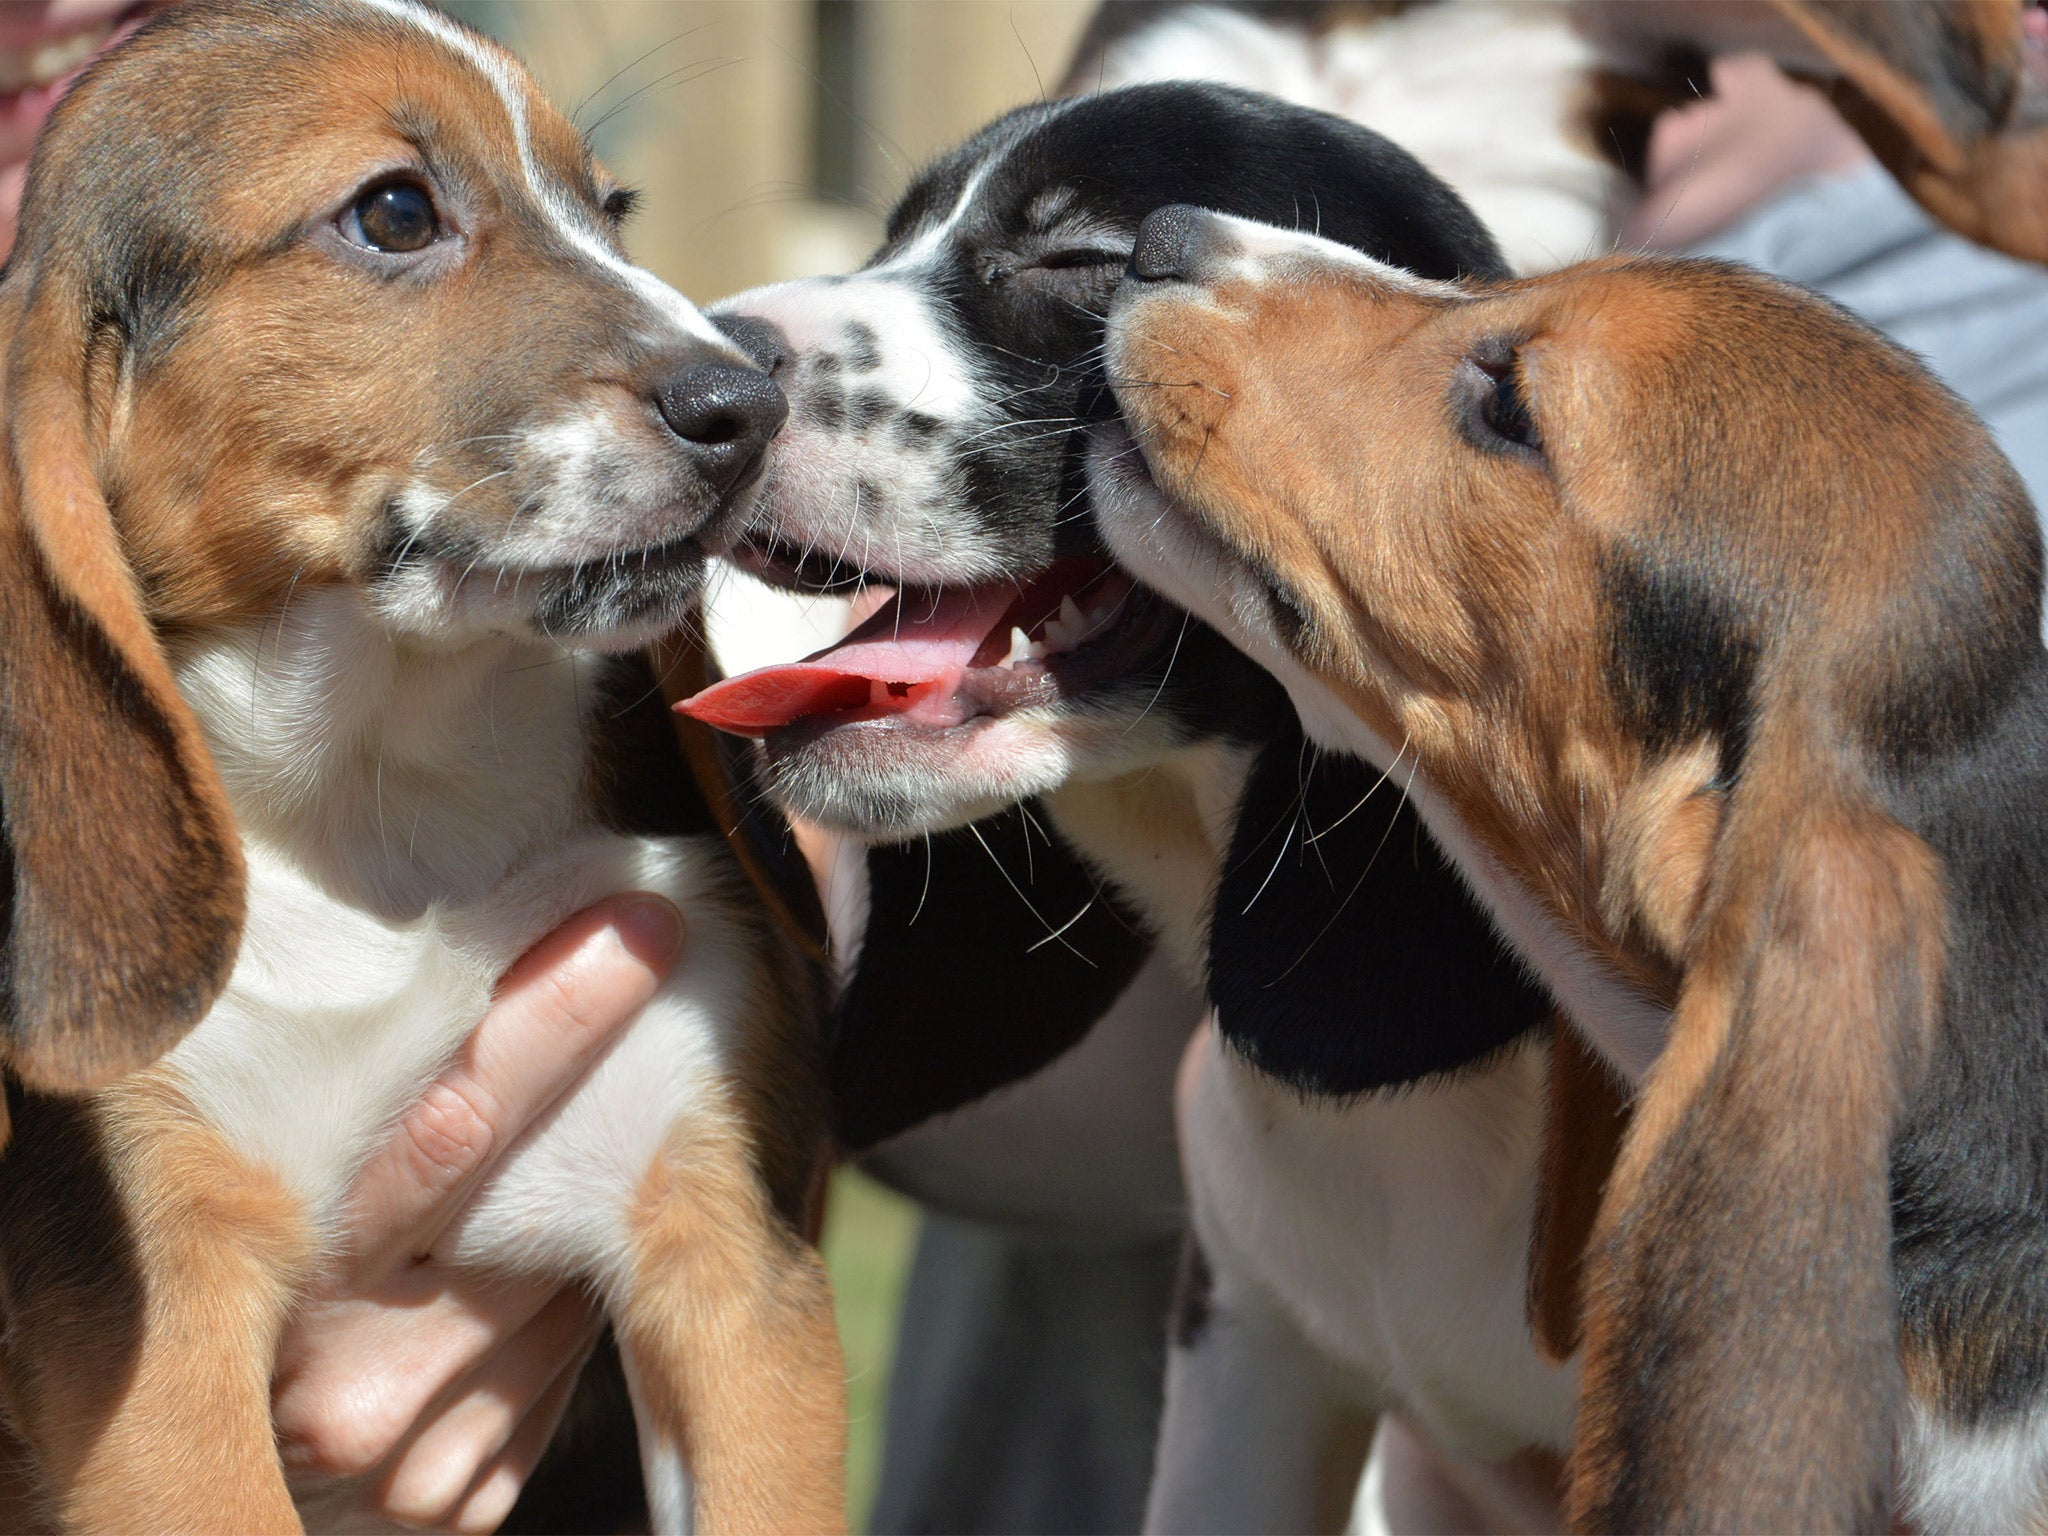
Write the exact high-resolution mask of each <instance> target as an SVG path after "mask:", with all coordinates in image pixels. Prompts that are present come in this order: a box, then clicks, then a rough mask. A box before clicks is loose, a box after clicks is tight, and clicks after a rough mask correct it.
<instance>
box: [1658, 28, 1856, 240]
mask: <svg viewBox="0 0 2048 1536" xmlns="http://www.w3.org/2000/svg"><path fill="white" fill-rule="evenodd" d="M1710 68H1711V71H1712V79H1713V85H1714V94H1713V95H1711V96H1708V97H1706V98H1705V99H1704V100H1701V101H1698V102H1695V103H1693V104H1692V105H1691V106H1687V107H1680V108H1678V109H1677V110H1675V111H1671V112H1666V113H1665V114H1664V115H1663V116H1662V117H1660V118H1658V119H1657V124H1656V126H1655V128H1653V129H1652V130H1651V133H1650V163H1649V173H1648V181H1649V185H1648V187H1647V188H1645V190H1644V193H1643V200H1642V202H1641V203H1639V204H1638V205H1637V207H1636V209H1635V211H1634V212H1633V213H1631V214H1630V215H1629V217H1628V219H1627V220H1626V221H1625V222H1624V224H1623V226H1622V231H1621V243H1622V244H1623V245H1625V246H1639V247H1643V248H1646V249H1649V250H1658V251H1675V250H1681V249H1683V248H1684V247H1686V246H1688V245H1691V244H1692V243H1693V242H1694V241H1696V240H1702V239H1704V238H1705V237H1706V236H1708V235H1711V234H1712V233H1713V232H1714V231H1715V230H1717V229H1721V228H1723V227H1724V226H1726V225H1728V224H1730V223H1732V222H1734V221H1735V220H1736V219H1737V218H1739V217H1741V216H1742V215H1743V214H1745V213H1747V212H1748V211H1749V210H1750V209H1752V208H1754V207H1756V206H1757V205H1758V204H1760V203H1762V202H1764V201H1765V200H1766V199H1768V198H1770V197H1771V196H1773V195H1774V194H1775V193H1777V192H1779V191H1781V190H1783V189H1784V188H1786V187H1788V186H1790V185H1791V184H1792V183H1793V182H1795V181H1799V180H1802V179H1804V178H1805V177H1808V176H1824V175H1831V174H1836V173H1839V172H1842V171H1848V170H1853V169H1855V168H1856V167H1857V166H1860V165H1864V164H1866V163H1868V162H1869V160H1870V158H1871V155H1870V151H1869V149H1867V148H1866V147H1865V146H1864V143H1863V141H1862V140H1861V139H1859V138H1858V137H1857V136H1856V133H1855V130H1853V129H1852V128H1850V127H1849V125H1848V124H1847V123H1845V122H1843V121H1842V119H1841V118H1840V117H1838V116H1837V115H1836V114H1835V109H1834V108H1833V107H1832V106H1830V105H1829V104H1828V100H1827V98H1826V97H1825V96H1823V95H1821V93H1820V92H1819V91H1817V90H1815V89H1813V87H1811V86H1806V85H1799V84H1796V83H1795V82H1793V81H1791V80H1789V79H1787V78H1786V77H1785V75H1784V74H1783V73H1781V72H1780V71H1779V69H1778V67H1777V66H1776V65H1775V64H1773V63H1772V62H1771V61H1770V59H1768V58H1767V57H1765V56H1764V55H1763V54H1761V53H1737V54H1728V55H1725V56H1723V57H1721V58H1718V59H1715V60H1714V61H1713V64H1712V65H1711V66H1710Z"/></svg>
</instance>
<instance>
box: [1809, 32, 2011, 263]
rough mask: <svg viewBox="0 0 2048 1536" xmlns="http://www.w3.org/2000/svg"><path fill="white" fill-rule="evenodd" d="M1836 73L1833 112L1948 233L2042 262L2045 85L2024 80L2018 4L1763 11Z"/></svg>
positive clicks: (1832, 85)
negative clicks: (1779, 17)
mask: <svg viewBox="0 0 2048 1536" xmlns="http://www.w3.org/2000/svg"><path fill="white" fill-rule="evenodd" d="M1772 4H1773V6H1774V8H1775V9H1776V10H1777V11H1778V12H1779V13H1780V14H1781V15H1782V16H1783V17H1784V18H1785V20H1786V21H1787V22H1788V23H1789V24H1790V25H1791V26H1792V27H1793V28H1795V29H1796V30H1797V31H1798V32H1799V34H1800V35H1801V37H1802V38H1803V39H1804V40H1805V41H1806V42H1807V43H1809V44H1811V45H1812V46H1813V47H1814V48H1815V49H1817V50H1818V51H1819V52H1820V53H1821V54H1822V55H1823V56H1824V57H1825V58H1826V59H1827V61H1828V62H1829V63H1830V64H1831V65H1833V66H1834V68H1835V69H1837V70H1839V71H1840V74H1839V76H1838V77H1837V78H1836V79H1834V80H1833V81H1832V83H1831V89H1832V93H1833V96H1834V100H1835V105H1836V107H1837V109H1838V110H1839V111H1840V112H1841V114H1842V116H1843V117H1844V118H1845V119H1846V120H1847V121H1848V123H1849V125H1850V126H1851V127H1852V128H1854V129H1855V130H1856V131H1857V132H1858V133H1859V134H1861V135H1862V136H1863V139H1864V140H1865V142H1867V143H1868V144H1869V145H1870V147H1871V150H1872V152H1873V153H1875V154H1876V155H1877V157H1878V159H1879V160H1881V161H1883V162H1884V165H1885V168H1886V169H1887V170H1889V171H1890V172H1891V173H1892V174H1893V175H1894V176H1896V177H1897V178H1898V179H1899V184H1900V185H1901V186H1903V187H1904V188H1905V189H1906V190H1907V191H1908V192H1909V193H1911V194H1912V196H1913V198H1914V199H1915V200H1916V201H1917V202H1919V203H1920V205H1921V206H1922V207H1924V208H1925V209H1926V210H1927V211H1928V212H1929V213H1931V214H1933V215H1934V216H1935V218H1937V219H1939V220H1940V221H1941V222H1942V223H1943V224H1945V225H1947V226H1948V227H1949V228H1950V229H1953V230H1955V231H1957V232H1958V233H1959V234H1963V235H1967V236H1968V237H1969V238H1970V239H1972V240H1976V241H1979V242H1981V243H1982V244H1985V245H1989V246H1992V247H1994V248H1995V249H1998V250H2001V251H2004V252H2006V253H2007V254H2008V255H2011V256H2018V257H2020V258H2021V259H2022V260H2025V261H2035V262H2048V122H2044V121H2043V116H2044V108H2048V80H2044V79H2040V78H2030V77H2029V73H2028V70H2027V67H2026V62H2025V55H2024V49H2023V47H2022V43H2021V33H2020V16H2021V10H2022V6H2021V5H2020V4H2019V3H2017V0H1946V3H1943V4H1938V5H1913V6H1908V5H1883V4H1877V5H1873V4H1867V3H1859V0H1772Z"/></svg>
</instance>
